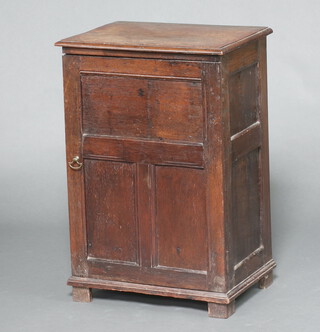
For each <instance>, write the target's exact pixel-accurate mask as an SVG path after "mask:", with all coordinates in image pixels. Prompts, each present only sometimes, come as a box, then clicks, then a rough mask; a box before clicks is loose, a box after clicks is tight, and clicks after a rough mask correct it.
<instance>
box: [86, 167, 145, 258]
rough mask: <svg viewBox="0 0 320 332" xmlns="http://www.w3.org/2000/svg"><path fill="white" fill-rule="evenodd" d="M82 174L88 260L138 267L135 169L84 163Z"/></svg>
mask: <svg viewBox="0 0 320 332" xmlns="http://www.w3.org/2000/svg"><path fill="white" fill-rule="evenodd" d="M84 171H85V174H86V176H85V193H86V221H87V234H88V257H93V258H101V259H106V260H110V261H117V262H134V263H136V264H138V263H139V260H138V257H139V256H138V252H139V245H138V225H137V213H136V202H135V200H136V193H135V186H136V167H135V165H134V164H130V163H121V162H112V161H108V162H106V161H98V160H85V163H84ZM124 203H125V208H124Z"/></svg>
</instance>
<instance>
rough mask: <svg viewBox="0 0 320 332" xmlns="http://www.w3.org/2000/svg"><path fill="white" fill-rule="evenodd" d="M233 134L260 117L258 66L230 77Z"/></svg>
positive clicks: (231, 127)
mask: <svg viewBox="0 0 320 332" xmlns="http://www.w3.org/2000/svg"><path fill="white" fill-rule="evenodd" d="M229 95H230V130H231V135H235V134H236V133H238V132H240V131H242V130H244V129H246V128H247V127H249V126H250V125H252V124H253V123H255V122H256V121H257V119H258V98H257V97H258V82H257V66H256V65H253V66H250V67H248V68H245V69H243V70H240V71H238V72H236V73H235V74H233V75H231V76H230V78H229Z"/></svg>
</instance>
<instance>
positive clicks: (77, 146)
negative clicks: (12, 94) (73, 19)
mask: <svg viewBox="0 0 320 332" xmlns="http://www.w3.org/2000/svg"><path fill="white" fill-rule="evenodd" d="M78 72H79V57H76V56H65V57H63V75H64V77H63V80H64V95H65V99H64V108H65V128H66V159H67V161H69V162H70V161H71V160H72V159H73V157H74V156H80V157H81V150H82V146H81V143H82V136H81V99H80V96H81V93H80V82H79V80H78V79H77V78H78ZM67 177H68V203H69V219H70V251H71V267H72V275H77V276H82V277H84V276H87V272H88V269H87V262H86V256H87V245H86V244H87V239H86V236H87V234H86V231H85V230H86V220H85V217H84V215H85V211H84V202H85V198H84V174H83V170H79V171H78V172H74V171H73V170H72V169H71V168H69V167H68V168H67Z"/></svg>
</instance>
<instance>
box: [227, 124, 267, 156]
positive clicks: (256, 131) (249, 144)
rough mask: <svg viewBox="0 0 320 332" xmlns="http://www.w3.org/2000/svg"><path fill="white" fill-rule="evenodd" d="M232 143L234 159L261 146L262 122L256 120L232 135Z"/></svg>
mask: <svg viewBox="0 0 320 332" xmlns="http://www.w3.org/2000/svg"><path fill="white" fill-rule="evenodd" d="M231 144H232V160H233V161H236V160H238V159H239V158H241V157H243V156H245V155H247V154H248V153H249V152H251V151H252V150H255V149H257V148H259V147H260V146H261V124H260V122H255V123H254V124H252V125H251V126H249V127H247V128H246V129H244V130H242V131H240V132H238V133H237V134H235V135H233V136H231Z"/></svg>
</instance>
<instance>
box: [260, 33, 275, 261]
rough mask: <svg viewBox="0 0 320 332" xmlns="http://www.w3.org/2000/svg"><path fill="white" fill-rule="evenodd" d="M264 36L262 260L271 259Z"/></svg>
mask: <svg viewBox="0 0 320 332" xmlns="http://www.w3.org/2000/svg"><path fill="white" fill-rule="evenodd" d="M266 43H267V41H266V38H262V39H260V40H259V76H258V77H259V95H258V97H259V120H260V122H261V129H262V131H261V137H262V144H261V153H260V175H261V187H260V206H261V219H262V222H261V228H262V229H261V232H262V234H261V236H262V242H263V244H264V246H265V250H264V253H263V260H264V262H268V261H269V260H270V259H272V246H271V220H270V219H271V217H270V172H269V133H268V93H267V54H266V53H267V50H266Z"/></svg>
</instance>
